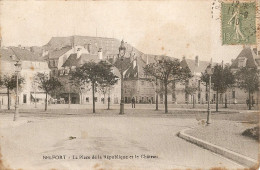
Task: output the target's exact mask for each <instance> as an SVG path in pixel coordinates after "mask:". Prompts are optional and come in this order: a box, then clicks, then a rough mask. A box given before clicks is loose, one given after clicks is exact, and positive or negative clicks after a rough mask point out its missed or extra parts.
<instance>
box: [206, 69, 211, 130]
mask: <svg viewBox="0 0 260 170" xmlns="http://www.w3.org/2000/svg"><path fill="white" fill-rule="evenodd" d="M206 72H207V74H208V75H209V88H208V114H207V122H206V123H207V125H208V124H210V115H211V110H210V89H211V76H212V74H213V72H212V68H211V64H210V65H209V66H208V67H207V69H206Z"/></svg>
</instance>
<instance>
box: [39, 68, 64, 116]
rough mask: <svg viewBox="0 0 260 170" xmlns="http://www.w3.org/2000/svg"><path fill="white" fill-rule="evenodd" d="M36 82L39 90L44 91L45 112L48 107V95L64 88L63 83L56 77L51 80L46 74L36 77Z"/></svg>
mask: <svg viewBox="0 0 260 170" xmlns="http://www.w3.org/2000/svg"><path fill="white" fill-rule="evenodd" d="M34 80H35V82H36V83H37V85H38V88H39V89H41V90H44V92H45V94H46V97H45V109H44V110H45V111H47V105H48V94H51V93H52V92H53V91H55V90H57V89H59V88H61V87H62V84H61V82H60V81H59V80H58V78H56V77H51V78H49V75H48V74H46V73H37V74H36V75H35V77H34Z"/></svg>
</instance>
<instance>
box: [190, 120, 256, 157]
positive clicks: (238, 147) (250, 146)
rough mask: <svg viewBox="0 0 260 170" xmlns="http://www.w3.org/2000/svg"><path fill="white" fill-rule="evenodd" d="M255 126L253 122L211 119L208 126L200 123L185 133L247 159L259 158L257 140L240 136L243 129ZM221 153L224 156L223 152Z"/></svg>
mask: <svg viewBox="0 0 260 170" xmlns="http://www.w3.org/2000/svg"><path fill="white" fill-rule="evenodd" d="M255 126H257V124H255V123H245V122H244V123H242V122H235V121H227V120H221V121H219V120H213V121H212V122H211V124H210V125H208V126H206V125H205V124H203V123H200V124H199V125H198V126H197V127H195V128H193V129H188V130H186V131H185V134H187V135H190V136H191V137H195V138H197V139H199V140H201V141H205V143H209V144H213V145H216V146H219V147H221V148H223V150H225V149H227V150H229V151H231V152H235V153H238V154H240V155H242V156H245V157H248V158H249V159H253V160H259V158H258V152H259V143H258V141H257V140H254V139H252V138H249V137H245V136H242V132H243V131H245V130H246V129H249V128H252V127H255ZM202 147H203V146H202ZM207 147H208V146H207ZM207 147H205V148H207ZM207 149H208V148H207ZM223 155H224V156H225V154H223Z"/></svg>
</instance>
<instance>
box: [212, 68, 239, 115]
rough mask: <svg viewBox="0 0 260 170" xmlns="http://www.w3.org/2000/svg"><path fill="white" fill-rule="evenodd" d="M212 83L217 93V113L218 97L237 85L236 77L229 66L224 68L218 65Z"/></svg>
mask: <svg viewBox="0 0 260 170" xmlns="http://www.w3.org/2000/svg"><path fill="white" fill-rule="evenodd" d="M211 82H212V84H213V87H212V88H213V90H214V91H216V112H218V95H219V93H225V92H226V91H227V89H228V88H229V87H231V86H232V85H233V84H234V83H235V77H234V75H233V73H232V72H231V69H230V67H229V66H228V65H226V66H225V68H223V66H221V65H218V64H217V65H215V66H214V68H213V74H212V78H211Z"/></svg>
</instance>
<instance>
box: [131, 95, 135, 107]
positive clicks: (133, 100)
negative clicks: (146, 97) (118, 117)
mask: <svg viewBox="0 0 260 170" xmlns="http://www.w3.org/2000/svg"><path fill="white" fill-rule="evenodd" d="M132 108H135V98H134V97H133V98H132Z"/></svg>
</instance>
